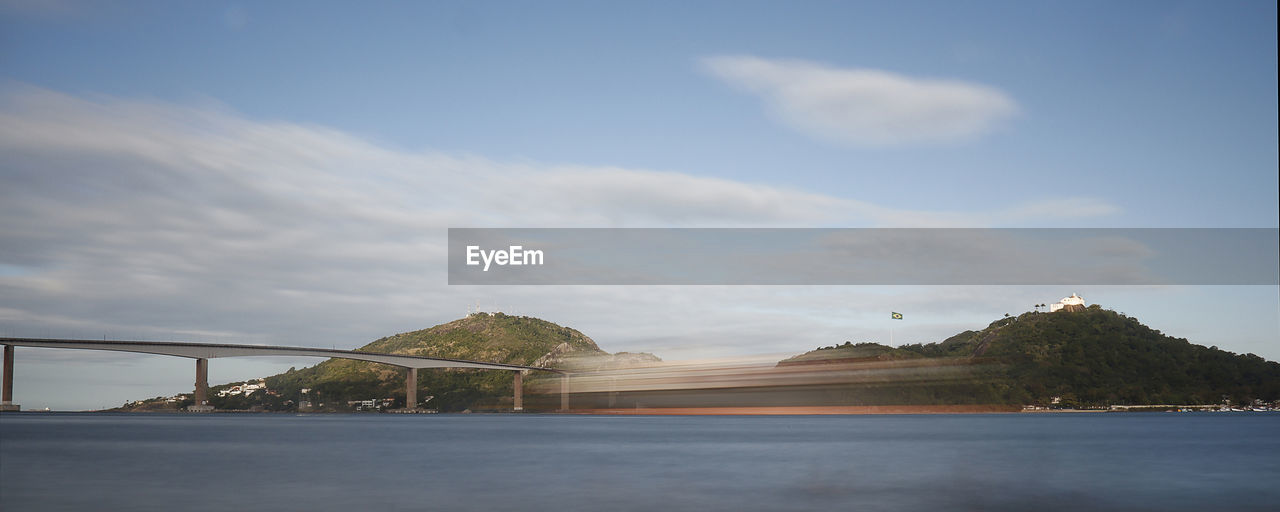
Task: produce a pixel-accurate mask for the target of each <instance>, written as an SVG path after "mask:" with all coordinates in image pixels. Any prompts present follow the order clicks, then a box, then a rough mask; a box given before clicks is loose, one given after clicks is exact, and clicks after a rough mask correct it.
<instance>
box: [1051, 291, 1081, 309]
mask: <svg viewBox="0 0 1280 512" xmlns="http://www.w3.org/2000/svg"><path fill="white" fill-rule="evenodd" d="M1067 306H1079V307H1084V299H1083V298H1081V297H1080V296H1079V295H1076V294H1074V293H1073V294H1071V296H1070V297H1063V298H1062V300H1060V301H1058V302H1056V303H1054V304H1050V305H1049V312H1050V313H1052V312H1054V311H1057V310H1059V309H1063V308H1066V307H1067ZM1067 309H1068V310H1071V309H1076V308H1067Z"/></svg>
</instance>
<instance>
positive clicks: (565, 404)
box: [560, 373, 569, 411]
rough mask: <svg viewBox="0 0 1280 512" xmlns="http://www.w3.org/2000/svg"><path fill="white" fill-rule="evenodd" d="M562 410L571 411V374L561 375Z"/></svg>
mask: <svg viewBox="0 0 1280 512" xmlns="http://www.w3.org/2000/svg"><path fill="white" fill-rule="evenodd" d="M560 410H561V411H567V410H569V374H567V373H564V374H561V375H560Z"/></svg>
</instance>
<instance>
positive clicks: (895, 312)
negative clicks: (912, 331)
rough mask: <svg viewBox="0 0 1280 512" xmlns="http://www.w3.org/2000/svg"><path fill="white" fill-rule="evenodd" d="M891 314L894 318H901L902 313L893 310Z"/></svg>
mask: <svg viewBox="0 0 1280 512" xmlns="http://www.w3.org/2000/svg"><path fill="white" fill-rule="evenodd" d="M892 316H893V319H894V320H902V313H899V312H897V311H894V312H893V315H892Z"/></svg>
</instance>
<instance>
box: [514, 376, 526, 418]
mask: <svg viewBox="0 0 1280 512" xmlns="http://www.w3.org/2000/svg"><path fill="white" fill-rule="evenodd" d="M512 388H514V389H515V394H516V396H515V399H516V400H515V402H516V403H515V407H513V408H514V409H515V410H517V411H523V410H524V371H522V370H516V379H515V383H514V385H513V386H512Z"/></svg>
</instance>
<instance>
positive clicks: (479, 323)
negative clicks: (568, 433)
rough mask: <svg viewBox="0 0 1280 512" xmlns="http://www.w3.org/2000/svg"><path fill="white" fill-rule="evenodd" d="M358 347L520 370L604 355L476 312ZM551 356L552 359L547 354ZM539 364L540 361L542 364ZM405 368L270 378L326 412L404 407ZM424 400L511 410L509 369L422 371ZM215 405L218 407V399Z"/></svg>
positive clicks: (321, 370) (569, 337)
mask: <svg viewBox="0 0 1280 512" xmlns="http://www.w3.org/2000/svg"><path fill="white" fill-rule="evenodd" d="M357 350H360V351H366V352H384V353H393V354H412V355H419V356H428V357H441V358H450V359H470V360H475V361H485V362H498V363H509V364H519V365H532V366H544V365H548V364H550V365H554V363H556V362H557V359H556V357H555V356H556V355H565V354H570V355H575V356H577V355H582V356H587V355H600V356H606V355H607V353H606V352H604V351H603V350H600V347H598V346H596V343H595V342H594V341H592V340H591V338H588V337H587V336H586V335H584V334H582V333H581V332H578V331H577V330H574V329H570V328H568V327H562V326H559V325H556V324H553V323H551V322H547V321H545V320H539V319H537V318H530V317H524V316H511V315H505V314H502V313H494V314H489V313H477V314H473V315H470V316H467V317H466V318H462V319H459V320H454V321H452V322H449V323H446V324H441V325H437V326H435V327H432V328H430V329H423V330H420V331H413V332H406V333H401V334H396V335H394V336H388V337H385V338H382V339H379V340H376V341H374V342H372V343H369V344H368V345H365V346H363V347H361V348H359V349H357ZM548 356H551V357H548ZM540 360H541V361H540ZM404 379H405V371H404V370H403V369H400V368H395V367H391V366H387V365H380V364H374V363H367V362H363V361H353V360H349V359H330V360H328V361H325V362H322V363H320V364H317V365H315V366H312V367H309V368H303V369H301V370H295V369H292V368H291V369H290V370H289V371H288V372H285V373H282V374H279V375H273V376H271V377H267V379H266V383H267V387H269V388H270V389H272V390H274V391H276V392H277V393H279V394H280V396H283V397H300V396H301V395H300V392H301V390H302V389H303V388H309V389H310V390H311V391H310V392H309V394H308V397H309V398H310V399H311V401H313V402H314V403H316V404H319V403H322V402H323V403H325V407H324V408H325V409H329V410H343V409H344V408H345V406H346V401H347V400H364V399H370V398H386V397H394V398H396V399H397V400H399V403H400V404H403V400H404V396H405V391H404V388H405V386H404ZM418 381H419V382H418V385H419V388H418V389H419V392H418V393H419V395H420V396H426V395H434V396H435V398H434V399H433V400H432V401H431V402H430V403H429V404H428V406H429V407H433V408H438V409H440V410H443V411H453V410H462V409H466V408H476V407H493V408H498V407H503V406H505V407H510V401H511V395H512V388H511V386H512V376H511V372H506V371H484V370H468V369H431V370H422V371H419V372H418ZM213 405H214V406H219V404H218V403H217V402H214V403H213Z"/></svg>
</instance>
